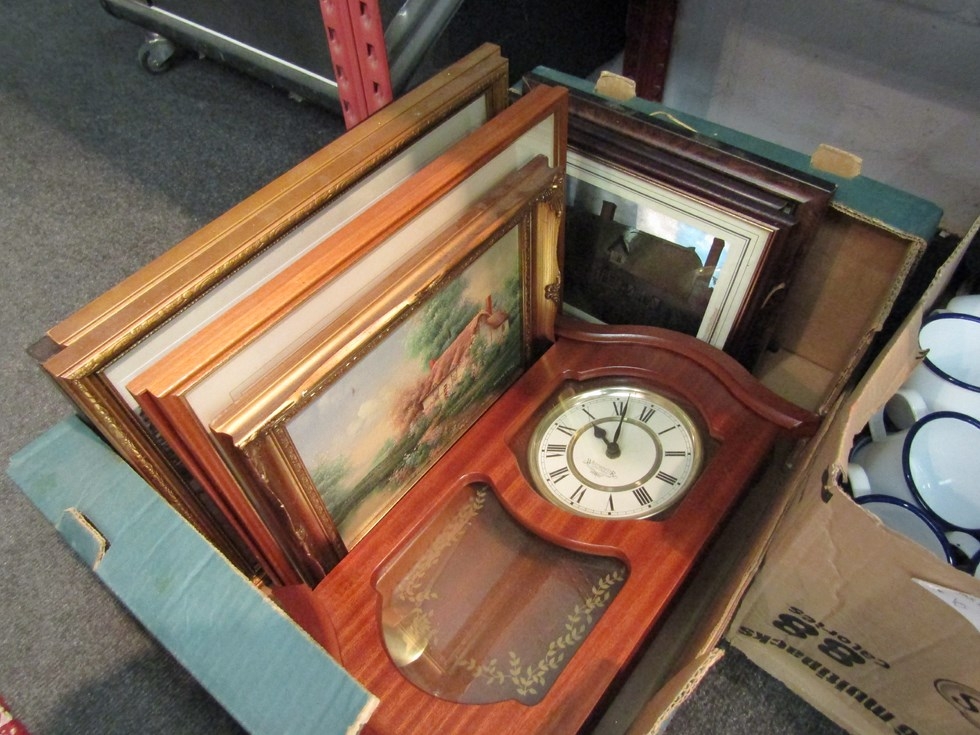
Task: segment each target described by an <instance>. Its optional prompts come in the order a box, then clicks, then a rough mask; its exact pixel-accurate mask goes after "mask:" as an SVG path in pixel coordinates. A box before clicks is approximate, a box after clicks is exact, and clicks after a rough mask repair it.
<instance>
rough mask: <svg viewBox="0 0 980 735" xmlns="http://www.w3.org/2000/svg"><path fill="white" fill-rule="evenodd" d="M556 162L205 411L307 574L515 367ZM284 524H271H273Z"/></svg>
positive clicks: (506, 381) (513, 185)
mask: <svg viewBox="0 0 980 735" xmlns="http://www.w3.org/2000/svg"><path fill="white" fill-rule="evenodd" d="M561 183H562V178H561V174H560V173H559V172H557V171H556V170H554V169H552V168H551V167H549V166H548V165H547V163H546V161H545V160H544V159H543V158H538V159H535V160H534V161H532V162H531V163H529V164H528V165H526V166H525V167H523V168H522V169H521V170H519V171H518V172H516V173H515V174H513V175H512V176H509V177H507V178H506V179H505V180H504V181H503V182H501V184H500V185H499V186H498V187H495V189H494V190H492V191H491V192H490V193H489V194H488V195H487V196H486V197H484V198H483V199H481V200H480V201H479V202H477V203H476V204H475V205H474V206H473V208H472V210H471V211H470V212H468V213H467V214H464V215H463V216H462V217H461V218H460V221H461V222H465V223H466V224H465V225H463V226H460V223H459V222H458V223H456V224H454V225H453V226H451V227H449V228H447V229H446V230H445V231H444V232H443V233H440V234H439V235H437V236H436V237H435V238H434V239H433V241H432V242H431V244H430V246H429V247H430V248H431V252H430V255H429V256H428V257H427V258H425V259H424V260H423V261H422V262H420V263H418V264H416V265H414V266H412V267H411V268H407V269H405V271H403V272H401V273H398V274H396V275H393V277H392V278H391V283H390V285H389V286H387V287H386V288H385V289H384V290H383V291H381V292H379V293H378V294H377V295H375V296H372V297H371V298H369V299H366V300H365V301H363V302H362V303H360V304H358V305H356V306H354V307H352V308H351V309H350V310H349V311H348V312H347V313H346V314H345V315H344V316H343V317H342V318H340V319H338V320H337V322H335V323H334V324H332V325H330V326H329V327H328V328H327V329H325V330H323V331H322V332H321V333H319V334H317V335H316V336H315V337H314V338H313V339H311V340H310V341H309V342H307V343H306V344H304V345H303V346H302V348H300V349H299V350H297V351H296V353H295V355H294V357H293V358H292V359H287V360H286V361H284V362H283V363H282V364H281V366H280V368H279V369H277V370H276V371H274V372H273V373H271V374H270V375H268V376H267V377H266V378H265V379H264V380H263V381H262V382H261V384H257V385H255V386H253V387H252V389H251V390H250V391H249V394H248V395H246V396H243V397H242V398H240V399H239V400H237V401H235V402H234V403H233V404H231V405H230V406H229V407H228V408H227V409H226V411H224V412H223V414H222V415H221V416H220V417H219V418H218V419H217V420H216V421H215V422H214V423H213V424H212V429H213V431H214V432H215V435H216V436H217V437H218V441H219V442H220V444H221V446H222V448H223V450H224V452H225V455H226V457H227V459H228V461H229V463H230V464H232V465H233V466H234V467H235V468H236V470H237V474H238V475H239V476H240V477H243V478H247V480H246V481H247V482H249V483H250V484H251V489H250V492H251V494H253V495H256V496H258V495H261V496H265V497H266V498H267V503H266V504H267V505H268V506H270V507H281V508H282V509H283V510H282V512H283V513H284V514H285V515H286V516H288V517H289V518H290V521H291V526H290V537H288V538H283V539H281V544H282V545H283V546H284V547H286V548H290V547H292V549H293V552H292V555H293V557H294V558H298V559H299V558H306V559H316V560H318V563H317V564H315V565H314V564H308V565H307V568H306V574H307V577H308V579H307V581H308V582H310V583H311V584H315V583H316V582H317V581H319V578H320V577H322V576H323V574H325V573H326V572H327V571H329V569H330V568H331V566H332V564H334V563H335V562H336V560H338V559H339V558H340V557H342V556H343V555H344V554H345V553H346V552H347V550H348V549H350V548H351V547H353V546H354V545H355V544H357V543H358V542H359V541H361V540H362V539H363V538H364V536H365V535H366V534H368V533H369V532H370V530H371V528H372V527H373V526H374V524H375V523H376V522H377V521H378V520H379V519H380V518H381V517H382V516H383V515H384V514H385V513H386V512H387V511H388V510H389V509H390V508H391V507H392V506H393V505H394V504H395V503H396V502H397V501H398V500H399V499H400V498H401V497H402V496H403V495H404V494H405V493H406V492H408V491H409V489H410V488H411V487H412V485H413V484H414V483H415V482H416V481H417V480H418V479H419V478H420V477H421V476H422V475H423V474H424V473H425V471H426V470H427V469H428V468H429V467H430V466H431V465H432V464H433V463H434V462H435V461H436V460H437V459H438V458H439V457H440V456H441V455H442V454H443V453H444V452H445V451H446V450H447V449H448V448H449V447H450V446H451V445H452V444H453V442H454V441H455V440H456V439H457V438H458V437H459V436H461V435H462V434H463V432H465V430H466V429H467V428H469V426H471V425H472V424H473V422H474V421H475V420H476V419H477V418H478V417H479V416H480V415H481V414H482V413H483V411H484V410H485V409H486V408H487V407H488V406H489V405H490V404H491V403H492V402H493V401H494V400H495V399H496V398H497V397H498V396H499V395H500V394H501V393H502V392H503V391H504V389H506V388H507V387H508V386H509V385H510V384H511V383H512V382H513V380H514V379H515V378H516V377H517V376H518V375H520V374H521V373H522V372H523V370H524V369H525V368H526V366H527V365H528V364H529V362H530V361H531V359H532V357H533V353H534V346H533V345H534V344H535V343H536V341H538V340H539V339H540V338H541V337H542V335H541V334H535V324H536V323H539V322H540V319H538V318H536V313H537V312H542V311H545V312H548V313H550V315H551V317H553V315H554V313H555V312H556V310H557V305H556V304H554V303H551V302H548V300H547V296H546V292H547V289H546V286H547V285H548V284H547V283H545V282H544V281H545V279H546V278H547V277H548V269H547V268H542V267H541V266H542V264H543V263H544V262H545V261H546V260H547V259H549V258H553V257H554V251H555V248H556V247H557V234H558V229H559V228H558V223H559V219H560V213H561V209H562V188H561ZM281 527H284V526H281Z"/></svg>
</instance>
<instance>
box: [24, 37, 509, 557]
mask: <svg viewBox="0 0 980 735" xmlns="http://www.w3.org/2000/svg"><path fill="white" fill-rule="evenodd" d="M506 91H507V62H506V60H505V59H503V58H502V57H501V56H500V53H499V49H497V48H496V47H495V46H492V45H489V44H488V45H485V46H483V47H481V48H480V49H478V50H476V51H474V52H473V53H472V54H470V55H469V56H467V57H466V58H464V59H462V60H461V61H459V62H458V63H456V64H454V65H452V66H451V67H449V68H448V69H446V70H445V71H443V72H442V73H441V74H439V75H437V76H436V77H434V78H433V79H431V80H429V81H428V82H425V83H423V84H421V85H419V86H418V87H417V88H415V89H414V90H412V91H411V92H409V93H407V94H406V95H405V96H404V97H402V98H401V99H399V100H397V101H396V102H394V103H392V104H391V105H389V106H388V107H386V108H385V109H384V110H382V111H380V112H379V113H377V114H376V115H375V116H374V117H372V119H371V122H370V123H369V124H365V125H363V126H359V127H357V128H355V129H353V130H351V131H349V132H347V133H345V134H344V135H342V136H341V137H339V138H338V139H336V140H335V141H333V142H332V143H330V144H329V145H327V146H325V147H324V148H323V149H322V150H320V151H319V152H317V153H316V154H314V155H313V156H311V157H310V158H309V159H307V160H306V161H304V162H302V163H301V164H299V165H297V166H296V167H294V168H293V169H291V170H290V171H288V172H286V173H285V174H283V175H282V176H280V177H279V178H277V179H276V180H275V181H273V182H272V183H270V184H268V185H267V186H265V187H263V188H262V189H260V190H259V191H258V192H256V193H255V194H253V195H252V196H250V197H248V198H247V199H245V200H244V201H243V202H241V203H240V204H238V205H237V206H235V207H233V208H232V209H231V210H229V211H228V212H227V213H225V214H224V215H222V216H220V217H218V218H217V219H216V220H214V221H213V222H211V223H210V224H208V225H206V226H205V227H204V228H202V229H201V230H199V231H197V232H195V233H194V234H193V235H191V236H190V237H188V238H187V239H185V240H184V241H182V242H180V243H179V244H177V245H176V246H175V247H173V248H172V249H171V250H169V251H167V252H166V253H165V254H163V255H162V256H160V257H159V258H157V259H156V260H154V261H153V262H151V263H150V264H148V265H147V266H145V267H144V268H142V269H141V270H139V271H137V272H136V273H134V274H133V275H132V276H130V277H129V278H127V279H125V280H124V281H123V282H122V283H120V284H119V285H118V286H116V287H115V288H113V289H111V290H110V291H108V292H106V293H105V294H103V295H102V296H100V297H98V298H96V299H95V300H93V301H92V302H91V303H89V304H87V305H86V306H84V307H82V308H81V309H79V310H78V311H77V312H75V313H74V314H73V315H71V316H70V317H68V318H67V319H65V320H64V321H62V322H61V323H59V324H58V325H56V326H54V327H52V328H51V329H50V330H49V332H48V334H47V336H46V338H45V340H44V345H43V346H42V347H38V348H36V351H35V355H36V356H38V357H39V359H42V360H43V361H42V365H43V368H44V370H45V371H46V372H47V373H49V374H50V375H51V376H52V377H53V378H54V380H55V381H56V382H57V384H58V385H59V387H61V389H62V390H63V391H64V392H65V393H66V394H67V395H68V396H69V397H70V398H71V399H72V400H73V401H74V403H75V404H76V405H77V407H78V409H79V410H80V411H81V412H82V413H83V414H84V415H85V416H86V417H87V418H88V419H89V420H90V421H91V422H92V423H93V424H94V425H95V427H96V428H97V429H98V430H99V431H100V432H101V433H102V434H103V436H105V438H106V439H107V441H109V443H110V444H111V445H112V446H113V447H114V448H115V449H116V450H117V451H118V452H119V453H120V454H121V456H123V457H124V458H125V459H126V460H127V461H128V462H129V463H130V464H131V465H132V466H133V467H134V468H135V469H136V470H137V471H138V472H139V473H140V474H141V475H142V476H143V477H144V479H146V480H147V481H148V482H149V483H150V484H151V485H152V486H153V487H155V488H156V489H157V490H158V491H159V492H160V493H161V494H162V495H163V496H164V497H165V498H167V500H168V501H170V502H171V504H172V505H174V506H175V507H176V508H177V509H178V510H179V511H180V512H181V513H182V514H183V515H184V516H185V517H186V518H187V519H188V520H190V521H191V522H192V523H193V524H194V525H195V526H196V527H197V528H198V529H199V530H200V531H201V532H202V533H204V534H205V535H206V536H207V537H208V538H209V539H210V540H211V541H212V542H213V543H214V544H215V545H216V546H217V547H218V548H220V549H221V550H222V551H223V552H225V553H226V554H227V555H228V556H229V558H231V559H232V560H233V561H234V562H235V563H236V564H237V565H238V566H239V567H240V568H241V569H242V570H243V571H244V572H246V573H248V574H252V573H255V566H256V564H255V560H254V557H253V554H252V552H251V551H250V550H249V548H248V544H247V543H243V542H242V541H241V539H240V538H239V534H238V530H237V529H236V528H235V527H234V524H231V525H229V524H228V523H227V521H226V520H225V516H226V513H225V509H224V508H223V507H222V506H221V505H220V504H219V505H217V507H216V506H215V501H214V500H213V498H211V497H210V496H209V495H208V494H207V493H205V492H203V490H202V489H201V488H200V487H199V485H198V483H197V481H196V480H195V478H194V477H193V475H192V474H191V473H189V472H187V470H186V468H184V467H183V466H182V464H181V463H180V462H179V460H177V458H176V456H175V454H174V453H173V452H172V451H171V449H170V447H168V446H167V444H166V442H165V441H164V440H162V438H161V437H160V435H159V432H158V431H157V430H156V428H155V427H153V426H152V425H150V424H149V423H148V422H147V421H146V420H145V417H143V416H142V415H141V412H140V410H139V407H138V406H137V404H136V403H135V401H134V400H133V398H132V396H131V395H130V394H129V393H128V391H127V390H126V387H125V386H126V383H127V382H128V380H129V379H130V377H131V376H132V375H133V374H135V373H137V372H139V371H141V370H142V369H144V368H145V367H146V366H147V365H149V364H152V363H153V362H154V361H156V360H158V359H161V357H162V356H165V355H166V354H167V353H168V352H169V351H170V350H172V349H174V348H175V347H176V346H177V345H179V344H180V343H182V342H183V341H184V340H186V339H187V338H188V336H189V335H191V334H193V333H194V332H196V331H197V330H198V329H200V328H201V326H202V325H204V324H206V323H207V322H208V321H209V320H211V319H213V318H215V317H216V316H217V315H218V314H220V313H221V312H222V311H223V310H226V309H228V308H230V306H231V305H232V304H234V303H235V302H236V301H237V300H239V299H241V298H243V297H244V296H245V295H246V294H247V293H249V292H250V291H252V290H255V289H256V288H258V287H259V286H260V285H261V283H263V282H264V281H266V280H268V279H269V278H270V277H272V275H274V273H275V272H277V271H278V270H281V269H282V268H283V267H285V266H286V264H288V263H289V262H290V261H291V260H294V259H295V258H297V257H300V256H301V254H302V252H303V251H304V250H308V249H310V248H311V247H313V246H314V245H315V244H316V243H317V242H318V241H319V240H320V239H322V237H323V236H325V233H328V232H329V231H331V230H334V229H336V228H337V227H339V226H340V225H341V224H342V223H343V222H344V221H346V220H348V219H350V218H351V217H352V216H354V215H355V214H356V212H358V211H360V210H363V209H364V208H365V207H367V206H368V205H369V204H370V202H371V201H373V200H374V199H376V198H378V197H379V196H382V195H383V194H384V193H385V192H386V191H388V190H390V189H391V188H392V187H394V186H396V185H397V184H398V183H400V182H401V181H403V180H404V179H406V178H408V177H409V176H410V175H412V174H413V173H414V172H416V171H418V170H419V169H421V168H422V167H423V166H424V165H425V163H427V162H428V161H430V160H432V159H433V158H435V157H436V156H438V155H439V154H440V153H441V152H442V151H443V150H445V149H446V148H448V147H449V146H451V145H452V144H453V143H454V142H455V141H457V140H459V139H460V138H462V137H465V135H467V134H468V133H470V132H472V131H473V130H475V129H476V128H477V127H479V125H481V124H482V123H483V122H485V121H486V120H487V119H489V118H491V117H492V116H493V115H495V114H497V113H498V112H499V111H500V110H502V109H503V108H504V107H505V105H506Z"/></svg>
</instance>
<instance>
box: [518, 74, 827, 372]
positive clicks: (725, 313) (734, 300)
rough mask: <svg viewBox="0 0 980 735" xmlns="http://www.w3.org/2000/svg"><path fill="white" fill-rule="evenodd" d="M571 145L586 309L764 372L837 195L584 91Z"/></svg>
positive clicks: (574, 96)
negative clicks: (782, 315) (791, 292)
mask: <svg viewBox="0 0 980 735" xmlns="http://www.w3.org/2000/svg"><path fill="white" fill-rule="evenodd" d="M560 78H561V75H559V74H557V73H555V74H554V75H551V74H550V73H549V72H548V70H537V71H535V72H533V73H531V74H529V75H528V76H527V77H525V82H526V86H527V88H529V89H533V88H534V87H535V86H536V85H537V84H542V83H543V84H554V83H555V81H556V79H560ZM568 142H569V160H570V162H572V165H573V166H575V167H576V172H571V171H570V172H569V180H568V186H567V192H568V196H569V197H570V199H569V202H568V204H569V212H568V215H569V216H568V228H567V237H566V252H565V266H566V267H565V284H566V294H567V295H568V296H569V298H570V301H569V305H570V307H571V308H572V310H573V311H574V310H575V309H576V307H577V309H578V311H577V312H576V313H578V314H579V315H581V316H590V317H592V318H594V319H596V320H599V321H603V322H609V323H620V324H622V323H636V324H646V325H652V326H663V327H667V328H671V329H675V330H677V331H682V332H685V333H687V334H691V335H695V336H698V337H699V338H701V339H704V340H706V341H708V342H709V343H710V344H713V345H715V346H718V347H721V348H723V349H724V350H725V351H726V352H728V353H730V354H731V355H733V356H734V357H736V359H738V360H739V362H741V363H742V364H743V365H745V366H746V367H748V368H750V369H751V368H752V366H753V365H754V364H755V363H756V362H757V360H758V358H759V356H760V355H761V354H762V352H763V350H765V349H766V347H767V343H768V339H769V335H770V333H771V331H772V325H773V321H774V318H775V315H776V313H777V311H778V307H779V305H780V304H781V303H782V300H783V298H784V297H785V294H786V292H787V290H788V288H789V284H790V282H791V280H792V276H793V271H794V268H795V266H796V264H797V263H798V262H799V260H800V258H801V255H802V253H803V252H805V249H806V247H807V246H808V244H809V242H810V241H811V240H812V238H813V235H814V233H815V232H816V228H817V226H818V225H819V223H820V221H821V218H822V217H823V214H824V212H825V211H826V209H827V207H828V205H829V203H830V200H831V197H832V196H833V192H834V186H833V185H832V184H830V183H829V182H826V181H823V180H821V179H818V178H816V177H813V176H810V175H809V174H806V173H804V172H800V171H796V170H794V169H791V168H789V167H786V166H782V165H781V164H778V163H776V162H773V161H770V160H767V159H764V158H762V157H759V156H755V155H753V154H750V153H748V152H746V151H743V150H740V149H737V148H734V147H732V146H727V145H724V144H722V143H720V142H718V141H717V140H714V139H712V138H709V137H708V136H705V135H699V134H698V133H697V132H695V131H693V130H691V129H688V128H686V127H681V126H679V125H675V124H672V123H670V122H665V121H663V120H661V119H659V118H652V117H649V116H643V115H640V114H638V113H636V112H635V111H633V110H631V109H629V108H627V107H625V106H623V105H622V104H621V103H618V102H615V101H613V100H609V99H606V98H603V97H600V96H599V95H595V94H588V93H586V92H583V91H582V90H579V89H575V90H572V91H571V93H570V101H569V133H568ZM571 197H577V198H578V199H577V201H573V200H572V199H571ZM575 300H578V301H579V303H578V304H576V303H575Z"/></svg>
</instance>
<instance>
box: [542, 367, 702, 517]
mask: <svg viewBox="0 0 980 735" xmlns="http://www.w3.org/2000/svg"><path fill="white" fill-rule="evenodd" d="M701 454H702V443H701V440H700V436H699V433H698V430H697V427H696V426H695V424H694V422H693V421H692V420H691V418H690V416H688V414H687V413H686V412H685V411H684V410H683V409H681V408H680V407H679V406H678V405H677V404H676V403H674V402H673V401H671V400H669V399H667V398H665V397H664V396H662V395H660V394H659V393H657V392H655V391H652V390H650V389H648V388H645V387H642V386H638V385H635V386H634V385H627V384H616V385H604V386H601V387H586V388H583V389H582V390H579V391H576V392H575V393H573V394H572V395H571V396H570V397H563V398H562V400H561V401H560V402H559V403H558V404H556V405H555V406H554V408H552V409H551V410H550V411H549V412H548V413H547V415H545V417H544V418H543V419H542V420H541V422H540V423H539V424H538V426H537V427H536V429H535V431H534V433H533V435H532V437H531V442H530V446H529V449H528V461H529V466H530V470H531V475H532V479H533V480H534V483H535V486H536V487H537V489H538V490H539V492H541V493H542V495H544V497H546V498H547V499H548V500H550V501H551V502H553V503H555V504H556V505H558V506H560V507H562V508H565V509H567V510H570V511H571V512H573V513H576V514H578V515H584V516H590V517H595V518H647V517H650V516H653V515H657V514H658V513H662V512H663V511H665V510H667V509H668V508H670V507H671V506H672V505H674V504H675V503H676V502H677V501H678V500H680V498H681V497H682V496H683V495H684V493H685V492H686V491H687V490H688V488H689V487H690V486H691V484H692V483H693V482H694V479H695V478H696V477H697V474H698V470H699V469H700V466H701Z"/></svg>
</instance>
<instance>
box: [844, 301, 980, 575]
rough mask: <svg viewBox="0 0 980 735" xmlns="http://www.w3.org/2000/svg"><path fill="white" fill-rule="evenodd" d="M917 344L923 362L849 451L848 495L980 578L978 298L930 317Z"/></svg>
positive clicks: (957, 302)
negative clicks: (865, 434)
mask: <svg viewBox="0 0 980 735" xmlns="http://www.w3.org/2000/svg"><path fill="white" fill-rule="evenodd" d="M919 346H920V347H921V348H922V350H923V351H924V352H925V358H924V360H923V361H922V362H921V363H920V364H919V365H918V366H916V368H915V369H914V370H913V371H912V373H911V374H910V375H909V377H908V379H907V380H906V381H905V383H904V384H903V385H902V387H901V388H900V389H899V390H898V391H897V392H896V393H895V395H894V396H893V397H892V398H891V399H889V401H888V403H887V404H886V405H885V406H884V409H883V413H882V415H879V416H878V417H876V420H873V421H872V426H871V432H870V433H871V436H870V437H869V438H867V439H866V440H864V441H863V442H860V443H858V444H857V445H856V446H855V447H854V449H853V450H852V452H851V457H850V463H849V465H848V480H849V483H850V487H851V492H852V493H853V495H854V497H855V499H856V500H857V502H858V503H860V504H861V505H863V506H864V507H865V508H866V509H867V510H869V511H871V512H872V513H874V514H875V515H878V516H879V517H880V518H881V519H882V521H883V522H884V523H885V524H886V525H888V526H889V527H891V528H893V529H894V530H896V531H898V532H899V533H903V534H905V535H906V536H908V537H910V538H912V539H913V540H915V541H918V542H919V543H920V544H922V545H923V546H925V547H926V548H928V549H930V550H931V551H932V552H933V553H934V554H936V556H938V557H940V558H941V559H944V560H945V561H947V562H949V563H951V564H955V565H956V566H958V567H960V568H962V569H964V570H965V571H967V572H970V573H972V574H974V575H975V576H978V577H980V295H969V296H957V297H955V298H953V299H951V300H950V301H949V303H948V304H947V306H946V308H945V309H942V310H939V311H936V312H933V313H932V314H930V315H929V317H928V318H927V319H926V320H925V321H924V322H923V324H922V327H921V329H920V331H919ZM886 427H887V429H886Z"/></svg>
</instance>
